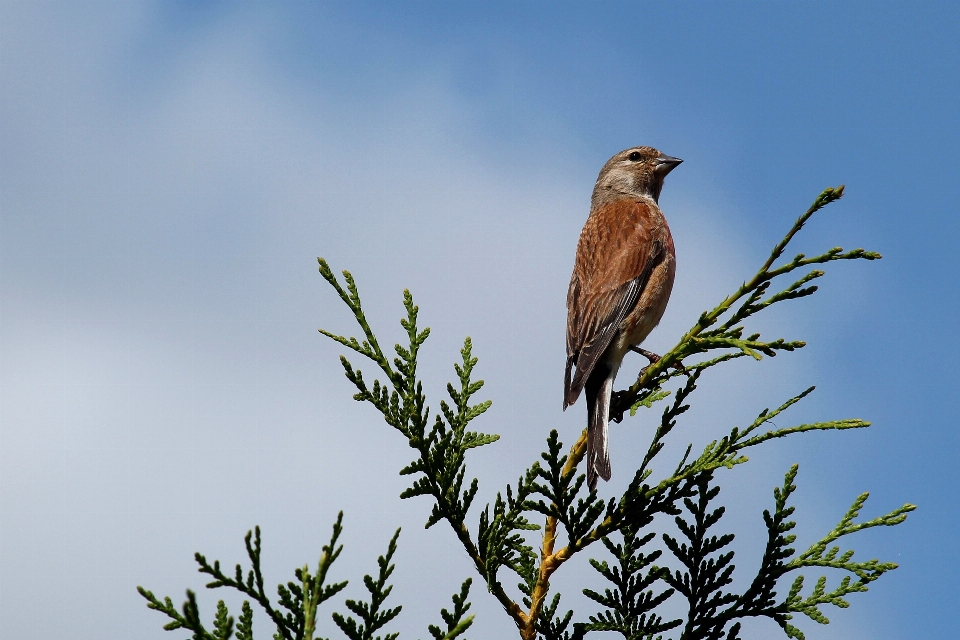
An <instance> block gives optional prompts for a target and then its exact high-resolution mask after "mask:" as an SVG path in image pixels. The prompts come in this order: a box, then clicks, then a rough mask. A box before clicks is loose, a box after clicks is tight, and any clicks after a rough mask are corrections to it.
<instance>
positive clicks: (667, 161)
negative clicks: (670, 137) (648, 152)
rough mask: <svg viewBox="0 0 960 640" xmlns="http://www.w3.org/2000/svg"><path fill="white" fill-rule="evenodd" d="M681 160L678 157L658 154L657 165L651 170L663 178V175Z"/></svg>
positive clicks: (675, 166)
mask: <svg viewBox="0 0 960 640" xmlns="http://www.w3.org/2000/svg"><path fill="white" fill-rule="evenodd" d="M681 162H683V160H681V159H680V158H674V157H672V156H660V157H659V158H657V166H656V168H655V169H654V170H653V172H654V173H655V174H657V177H658V178H663V177H664V176H665V175H667V174H668V173H670V172H671V171H673V170H674V169H676V168H677V165H678V164H680V163H681Z"/></svg>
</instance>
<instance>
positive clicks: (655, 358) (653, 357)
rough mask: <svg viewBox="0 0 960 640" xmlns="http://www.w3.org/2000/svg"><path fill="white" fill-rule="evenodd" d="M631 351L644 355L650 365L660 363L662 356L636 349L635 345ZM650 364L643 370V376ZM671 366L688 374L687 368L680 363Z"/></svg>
mask: <svg viewBox="0 0 960 640" xmlns="http://www.w3.org/2000/svg"><path fill="white" fill-rule="evenodd" d="M630 350H631V351H636V352H637V353H639V354H640V355H642V356H643V357H644V358H646V359H647V360H649V361H650V364H657V363H658V362H660V356H658V355H657V354H655V353H654V352H652V351H647V350H646V349H641V348H640V347H635V346H633V345H630ZM650 364H648V365H647V366H646V367H644V368H643V369H641V371H640V373H641V374H642V373H643V372H644V371H646V370H647V367H649V366H650ZM670 366H671V367H672V368H674V369H676V370H677V371H680V372H682V373H686V372H687V369H686V368H685V367H684V366H683V364H682V363H680V362H674V363H673V364H671V365H670Z"/></svg>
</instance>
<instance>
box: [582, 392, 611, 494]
mask: <svg viewBox="0 0 960 640" xmlns="http://www.w3.org/2000/svg"><path fill="white" fill-rule="evenodd" d="M597 377H599V376H597ZM591 378H593V379H592V380H589V381H588V382H587V385H586V389H585V390H586V392H587V393H586V396H587V423H588V430H587V486H588V487H590V491H595V490H596V488H597V476H599V477H601V478H603V479H604V480H609V479H610V449H609V447H608V444H607V430H608V425H609V418H610V395H611V393H612V392H613V376H612V375H609V374H607V375H605V376H603V378H601V379H600V380H596V378H595V377H594V376H591Z"/></svg>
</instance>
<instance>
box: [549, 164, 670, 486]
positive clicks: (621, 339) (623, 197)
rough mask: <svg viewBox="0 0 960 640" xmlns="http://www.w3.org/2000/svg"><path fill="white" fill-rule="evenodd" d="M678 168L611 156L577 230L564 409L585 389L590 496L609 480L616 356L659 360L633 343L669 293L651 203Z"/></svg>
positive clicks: (661, 223)
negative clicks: (609, 430)
mask: <svg viewBox="0 0 960 640" xmlns="http://www.w3.org/2000/svg"><path fill="white" fill-rule="evenodd" d="M681 162H683V161H682V160H680V159H678V158H671V157H670V156H667V155H664V154H662V153H660V152H659V151H657V150H656V149H654V148H652V147H634V148H632V149H627V150H626V151H621V152H620V153H618V154H617V155H615V156H613V157H612V158H610V160H609V161H607V164H605V165H603V169H601V170H600V176H599V177H598V178H597V184H596V185H595V186H594V188H593V196H592V198H591V200H590V217H588V218H587V222H586V224H584V225H583V231H581V232H580V242H579V243H578V244H577V257H576V262H575V263H574V265H573V276H571V278H570V289H569V291H568V292H567V369H566V375H565V376H564V383H563V386H564V395H563V408H564V410H566V408H567V407H569V406H570V405H572V404H573V403H575V402H576V401H577V398H578V397H580V392H581V390H585V391H586V397H587V425H588V431H587V438H588V441H587V442H588V444H587V484H588V486H589V487H590V490H591V491H594V490H596V487H597V476H600V477H601V478H603V479H604V480H609V479H610V453H609V449H608V444H607V428H608V421H609V412H610V396H611V393H612V392H613V381H614V379H615V378H616V377H617V370H618V369H619V368H620V363H621V362H622V361H623V356H624V355H626V353H627V351H630V350H634V351H637V352H639V353H641V354H643V355H645V356H646V357H647V358H648V359H649V360H650V361H651V362H655V361H656V360H658V359H659V356H656V355H654V354H652V353H649V352H646V351H644V350H643V349H640V348H639V345H640V343H641V342H643V340H644V338H646V337H647V334H649V333H650V332H651V331H652V330H653V328H654V327H655V326H657V323H659V322H660V318H661V317H663V312H664V310H665V309H666V308H667V300H669V299H670V291H671V290H672V289H673V277H674V273H675V272H676V252H675V251H674V247H673V237H672V236H671V235H670V229H669V227H667V220H666V218H664V217H663V213H662V212H661V211H660V207H659V206H658V204H657V201H658V199H659V197H660V190H661V189H662V188H663V179H664V177H666V175H667V174H668V173H670V171H672V170H673V169H674V168H675V167H676V166H677V165H678V164H680V163H681ZM574 368H575V369H576V370H575V371H573V369H574ZM571 374H572V375H571Z"/></svg>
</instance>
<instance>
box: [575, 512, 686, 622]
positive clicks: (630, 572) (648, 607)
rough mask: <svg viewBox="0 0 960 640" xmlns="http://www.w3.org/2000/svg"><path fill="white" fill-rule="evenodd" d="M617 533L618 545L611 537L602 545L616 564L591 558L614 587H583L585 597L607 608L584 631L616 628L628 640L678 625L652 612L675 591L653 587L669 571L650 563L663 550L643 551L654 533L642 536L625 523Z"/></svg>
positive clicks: (592, 618) (592, 563) (654, 560)
mask: <svg viewBox="0 0 960 640" xmlns="http://www.w3.org/2000/svg"><path fill="white" fill-rule="evenodd" d="M620 535H621V538H622V543H621V544H616V543H614V542H613V540H611V539H610V537H606V538H603V545H604V546H605V547H606V548H607V550H608V551H609V552H610V553H611V554H612V555H613V557H614V558H616V560H617V564H616V565H614V566H611V565H610V564H608V563H607V562H606V561H598V560H594V559H593V558H591V559H590V564H591V565H592V566H593V568H594V569H596V570H597V571H598V572H599V573H600V575H602V576H603V577H604V578H606V579H607V581H608V582H611V583H612V584H613V585H614V586H615V587H616V589H615V590H611V589H609V588H608V589H605V590H604V593H603V594H602V595H601V594H599V593H597V592H596V591H593V590H592V589H584V590H583V593H584V595H586V596H587V597H588V598H590V599H591V600H593V601H595V602H597V603H598V604H600V605H602V606H604V607H606V609H605V610H604V611H602V612H600V613H598V614H596V615H594V616H590V623H589V624H588V625H586V630H587V631H616V632H619V633H620V634H621V635H623V637H624V638H627V639H628V640H629V639H632V638H652V637H653V636H654V634H660V633H662V632H664V631H668V630H670V629H673V628H674V627H677V626H679V625H680V624H681V623H682V622H683V621H682V620H668V621H664V620H663V618H662V617H661V616H659V615H657V614H656V613H655V611H656V608H657V607H659V606H660V605H661V604H663V603H664V602H666V601H667V600H668V599H669V598H670V597H671V596H672V595H673V593H674V589H672V588H670V589H663V590H662V591H660V592H659V593H658V592H657V591H656V590H655V589H654V588H653V587H654V586H655V585H657V584H658V583H659V582H661V581H662V580H663V579H664V578H665V577H666V576H667V575H668V574H669V571H668V570H667V569H664V568H662V567H657V566H655V565H653V563H654V562H656V560H657V559H658V558H659V557H660V555H661V554H662V551H660V550H659V549H656V550H653V551H651V552H650V553H646V554H645V553H643V550H644V549H645V548H646V546H647V544H648V543H649V542H650V541H651V540H653V539H654V538H655V537H656V533H655V532H653V531H651V532H649V533H647V534H646V535H644V536H642V537H641V536H639V532H638V528H637V527H631V526H628V527H624V528H623V529H621V530H620ZM651 565H653V566H651ZM644 569H646V572H644Z"/></svg>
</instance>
